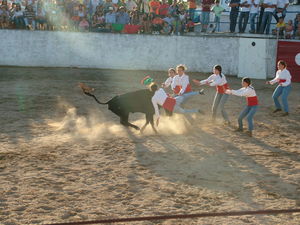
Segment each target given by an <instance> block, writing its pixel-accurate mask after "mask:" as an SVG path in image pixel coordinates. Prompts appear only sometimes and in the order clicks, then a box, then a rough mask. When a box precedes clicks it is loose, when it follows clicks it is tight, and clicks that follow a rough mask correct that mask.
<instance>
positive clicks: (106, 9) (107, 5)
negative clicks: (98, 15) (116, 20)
mask: <svg viewBox="0 0 300 225" xmlns="http://www.w3.org/2000/svg"><path fill="white" fill-rule="evenodd" d="M110 8H114V5H113V3H112V1H111V0H105V3H104V4H103V9H104V14H105V15H106V13H108V12H109V9H110Z"/></svg>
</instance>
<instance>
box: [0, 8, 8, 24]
mask: <svg viewBox="0 0 300 225" xmlns="http://www.w3.org/2000/svg"><path fill="white" fill-rule="evenodd" d="M8 25H9V11H8V7H7V5H1V7H0V27H1V29H6V28H8Z"/></svg>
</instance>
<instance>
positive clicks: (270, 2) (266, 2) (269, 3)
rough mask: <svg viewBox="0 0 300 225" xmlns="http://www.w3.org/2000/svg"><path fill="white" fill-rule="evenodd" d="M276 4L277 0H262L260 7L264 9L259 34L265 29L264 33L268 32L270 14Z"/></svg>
mask: <svg viewBox="0 0 300 225" xmlns="http://www.w3.org/2000/svg"><path fill="white" fill-rule="evenodd" d="M276 5H277V0H263V4H262V7H264V9H265V11H264V14H263V18H262V22H261V25H260V28H259V32H260V33H261V34H263V33H264V32H265V29H266V34H269V33H270V25H271V21H272V15H273V12H274V10H275V8H276Z"/></svg>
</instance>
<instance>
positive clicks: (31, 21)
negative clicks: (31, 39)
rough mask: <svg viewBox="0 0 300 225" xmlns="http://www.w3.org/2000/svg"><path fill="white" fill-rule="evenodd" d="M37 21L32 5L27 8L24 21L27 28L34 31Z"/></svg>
mask: <svg viewBox="0 0 300 225" xmlns="http://www.w3.org/2000/svg"><path fill="white" fill-rule="evenodd" d="M35 20H36V16H35V11H34V9H33V7H32V5H28V6H26V8H25V13H24V21H25V26H26V28H27V29H29V30H34V29H35V24H36V21H35Z"/></svg>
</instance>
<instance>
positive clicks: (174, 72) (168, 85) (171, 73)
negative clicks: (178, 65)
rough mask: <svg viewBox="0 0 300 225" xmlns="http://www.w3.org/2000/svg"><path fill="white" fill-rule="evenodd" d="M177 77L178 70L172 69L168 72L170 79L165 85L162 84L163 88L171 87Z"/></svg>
mask: <svg viewBox="0 0 300 225" xmlns="http://www.w3.org/2000/svg"><path fill="white" fill-rule="evenodd" d="M175 75H176V70H175V69H174V68H170V69H169V70H168V76H169V77H168V79H167V80H166V81H165V82H164V83H162V85H161V86H162V87H163V88H168V87H170V86H171V84H172V82H173V78H174V77H175Z"/></svg>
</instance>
